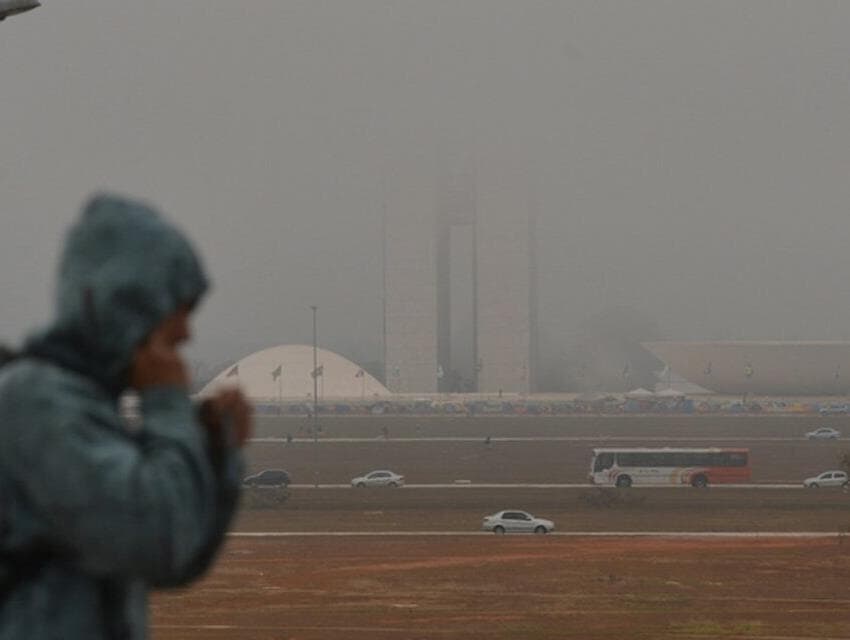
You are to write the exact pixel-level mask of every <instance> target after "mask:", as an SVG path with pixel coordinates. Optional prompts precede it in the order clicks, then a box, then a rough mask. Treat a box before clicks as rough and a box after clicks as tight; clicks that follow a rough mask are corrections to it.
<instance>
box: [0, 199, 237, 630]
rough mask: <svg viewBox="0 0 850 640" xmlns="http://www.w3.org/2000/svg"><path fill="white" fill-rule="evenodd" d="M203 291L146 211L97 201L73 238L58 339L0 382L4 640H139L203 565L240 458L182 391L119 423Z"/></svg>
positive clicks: (163, 227)
mask: <svg viewBox="0 0 850 640" xmlns="http://www.w3.org/2000/svg"><path fill="white" fill-rule="evenodd" d="M207 286H208V283H207V278H206V276H205V274H204V271H203V268H202V266H201V263H200V261H199V259H198V257H197V255H196V253H195V251H194V250H193V249H192V247H191V245H190V244H189V242H188V241H187V239H186V238H185V237H184V236H183V234H182V233H180V231H178V230H177V229H176V228H175V227H173V226H171V225H170V224H169V223H168V222H166V221H165V220H164V219H163V218H162V217H161V216H160V215H159V214H158V213H157V212H156V211H154V210H152V209H151V208H149V207H147V206H145V205H143V204H141V203H138V202H134V201H130V200H125V199H122V198H118V197H114V196H106V195H105V196H98V197H96V198H94V199H93V200H92V201H90V202H89V204H88V205H87V206H86V207H85V208H84V210H83V213H82V216H81V219H80V220H79V221H78V223H77V224H76V225H75V226H73V227H72V229H71V230H70V232H69V234H68V236H67V239H66V244H65V249H64V252H63V255H62V258H61V261H60V267H59V274H58V286H57V292H56V314H55V318H54V320H53V322H52V324H51V325H50V326H49V327H48V328H47V329H46V330H45V331H43V332H41V333H38V334H36V335H34V336H33V337H32V338H31V339H30V340H29V341H28V342H27V343H26V345H25V348H24V350H23V354H22V356H21V357H19V358H18V359H16V360H15V361H14V362H12V363H11V364H8V365H7V366H5V367H3V368H2V369H0V640H7V639H8V640H11V639H13V638H14V639H16V640H17V639H21V638H27V639H32V640H38V639H42V638H44V639H47V638H50V639H57V640H58V639H60V638H61V639H64V640H67V639H76V638H85V639H87V640H97V639H100V638H104V639H107V638H108V639H115V638H121V639H132V640H137V639H140V638H145V637H146V634H147V622H146V616H147V592H148V590H149V589H150V588H151V587H157V586H174V585H181V584H184V583H186V582H188V581H190V580H191V579H193V578H195V577H197V576H198V575H200V574H201V573H202V572H203V571H204V569H206V567H207V566H208V565H209V563H210V561H211V559H212V557H213V555H214V553H215V551H216V549H217V548H218V547H219V546H220V544H221V542H222V540H223V539H224V535H225V531H226V528H227V526H228V524H229V522H230V519H231V516H232V514H233V512H234V509H235V505H236V499H237V494H238V486H239V477H240V475H241V474H240V468H239V467H240V460H239V458H238V455H239V454H238V452H237V451H236V450H235V449H230V448H228V446H227V445H226V444H222V443H213V442H210V441H209V440H208V436H207V432H206V430H205V429H203V428H202V427H201V425H200V424H199V422H198V419H197V412H196V411H195V408H194V407H193V406H192V404H191V402H190V400H189V398H188V396H187V394H186V392H185V390H183V389H179V388H176V387H169V386H160V387H153V388H149V389H146V390H144V391H143V392H141V393H140V413H141V425H140V426H139V427H137V428H136V429H129V428H128V427H127V425H126V422H125V420H124V419H122V417H121V415H120V413H119V396H120V394H121V392H122V391H124V390H125V389H126V387H127V383H128V372H129V367H130V364H131V361H132V357H133V353H134V350H135V349H136V348H137V347H138V346H139V344H140V343H141V342H142V341H143V340H144V339H145V338H146V337H147V336H148V335H149V334H150V332H151V331H152V330H153V329H154V328H155V327H156V326H157V325H158V324H159V323H160V322H161V321H162V320H163V319H164V318H166V317H167V316H168V315H170V314H171V313H172V312H174V311H175V310H177V309H178V308H179V307H181V306H183V305H186V304H189V305H193V304H195V303H197V302H198V301H199V300H200V298H201V297H202V295H203V294H204V292H205V291H206V289H207ZM4 580H5V584H6V586H5V587H4V586H3V583H4V582H3V581H4Z"/></svg>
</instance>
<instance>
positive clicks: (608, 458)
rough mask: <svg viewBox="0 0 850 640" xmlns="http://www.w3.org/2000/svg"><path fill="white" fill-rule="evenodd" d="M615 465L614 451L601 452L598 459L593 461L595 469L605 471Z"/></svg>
mask: <svg viewBox="0 0 850 640" xmlns="http://www.w3.org/2000/svg"><path fill="white" fill-rule="evenodd" d="M613 466H614V454H613V453H600V454H599V455H597V456H596V461H595V462H594V463H593V470H594V471H605V469H610V468H611V467H613Z"/></svg>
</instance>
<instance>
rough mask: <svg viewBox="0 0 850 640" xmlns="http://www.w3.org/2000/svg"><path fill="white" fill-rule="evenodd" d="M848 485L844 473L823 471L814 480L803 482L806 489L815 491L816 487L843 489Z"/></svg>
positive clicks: (809, 479) (808, 479)
mask: <svg viewBox="0 0 850 640" xmlns="http://www.w3.org/2000/svg"><path fill="white" fill-rule="evenodd" d="M847 485H848V479H847V472H846V471H824V472H823V473H822V474H820V475H818V476H815V477H814V478H806V479H805V480H803V486H804V487H806V489H817V488H818V487H845V486H847Z"/></svg>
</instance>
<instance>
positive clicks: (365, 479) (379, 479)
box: [351, 470, 404, 489]
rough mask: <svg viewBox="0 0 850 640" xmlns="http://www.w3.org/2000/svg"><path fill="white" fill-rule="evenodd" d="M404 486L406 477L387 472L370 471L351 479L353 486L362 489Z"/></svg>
mask: <svg viewBox="0 0 850 640" xmlns="http://www.w3.org/2000/svg"><path fill="white" fill-rule="evenodd" d="M403 484H404V476H400V475H398V474H397V473H393V472H392V471H386V470H378V471H370V472H369V473H366V474H364V475H362V476H358V477H356V478H352V479H351V486H352V487H358V488H360V489H362V488H365V487H400V486H402V485H403Z"/></svg>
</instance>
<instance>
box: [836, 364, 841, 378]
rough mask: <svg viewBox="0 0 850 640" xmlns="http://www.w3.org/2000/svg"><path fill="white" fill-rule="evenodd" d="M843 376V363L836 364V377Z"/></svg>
mask: <svg viewBox="0 0 850 640" xmlns="http://www.w3.org/2000/svg"><path fill="white" fill-rule="evenodd" d="M840 377H841V365H840V364H837V365H835V379H836V380H838V379H839V378H840Z"/></svg>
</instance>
